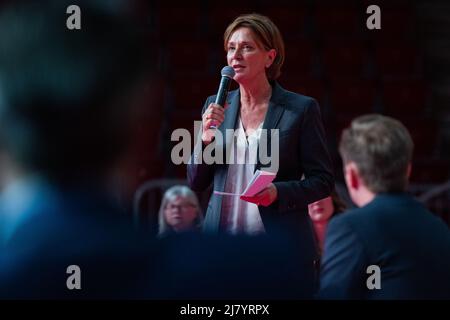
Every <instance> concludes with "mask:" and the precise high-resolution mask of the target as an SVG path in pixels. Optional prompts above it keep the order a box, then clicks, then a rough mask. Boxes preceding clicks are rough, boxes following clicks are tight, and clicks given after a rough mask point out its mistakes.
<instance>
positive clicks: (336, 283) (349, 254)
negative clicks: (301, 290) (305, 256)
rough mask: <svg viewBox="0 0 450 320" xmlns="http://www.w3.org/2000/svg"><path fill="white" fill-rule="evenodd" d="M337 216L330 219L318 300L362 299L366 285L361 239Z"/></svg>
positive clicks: (364, 259)
mask: <svg viewBox="0 0 450 320" xmlns="http://www.w3.org/2000/svg"><path fill="white" fill-rule="evenodd" d="M339 218H340V217H336V218H334V219H331V221H330V223H329V225H328V229H327V233H326V237H325V248H324V255H323V257H322V264H321V272H320V290H319V294H318V296H319V298H320V299H362V298H364V292H365V285H366V280H367V279H366V277H365V275H366V272H365V271H366V270H365V265H366V263H365V261H366V258H365V253H364V248H363V245H362V242H361V241H359V240H358V238H357V235H356V233H355V232H354V231H353V230H352V229H351V227H350V226H349V225H348V223H345V221H343V220H342V219H339Z"/></svg>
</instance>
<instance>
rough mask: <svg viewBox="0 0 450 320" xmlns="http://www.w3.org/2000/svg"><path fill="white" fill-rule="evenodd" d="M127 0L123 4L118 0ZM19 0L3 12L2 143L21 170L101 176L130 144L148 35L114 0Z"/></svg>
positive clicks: (60, 176)
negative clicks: (77, 24)
mask: <svg viewBox="0 0 450 320" xmlns="http://www.w3.org/2000/svg"><path fill="white" fill-rule="evenodd" d="M115 3H116V4H118V3H121V2H120V1H118V2H115ZM70 4H71V3H70V2H68V1H39V2H36V1H14V2H13V3H12V4H11V5H10V6H5V8H4V9H3V10H2V11H3V12H2V13H1V15H0V39H1V40H0V140H1V141H2V142H3V147H4V150H5V151H6V152H8V153H9V154H10V155H11V157H12V158H13V159H14V161H15V162H16V163H17V164H18V165H19V168H20V171H21V173H39V174H42V175H44V176H46V177H48V178H50V179H53V180H55V181H59V182H61V181H64V183H69V182H71V181H73V180H80V179H81V180H82V179H89V180H90V179H92V178H100V177H101V176H102V175H104V174H105V173H106V172H107V171H108V169H109V166H110V165H111V164H112V163H113V162H114V160H115V159H116V158H117V156H118V155H119V154H120V151H121V150H122V149H123V147H124V146H125V145H126V138H127V132H128V125H129V120H130V119H129V115H130V106H131V104H132V102H133V97H134V96H135V93H136V88H137V84H138V80H139V79H140V78H141V76H142V75H143V70H145V63H144V62H145V55H146V54H145V50H144V47H143V46H142V44H143V43H144V42H143V41H144V38H143V35H142V33H141V32H140V30H139V29H138V28H137V27H136V24H134V25H133V24H132V23H129V22H131V21H128V18H127V17H125V16H124V15H123V14H121V15H120V16H119V13H120V12H118V11H117V10H116V11H115V10H114V9H116V8H115V7H114V5H112V3H111V2H110V1H78V2H77V5H78V6H79V7H80V10H81V29H80V30H76V29H75V30H69V29H68V28H67V26H66V19H67V18H68V17H69V16H70V15H69V14H67V13H66V9H67V7H68V6H69V5H70Z"/></svg>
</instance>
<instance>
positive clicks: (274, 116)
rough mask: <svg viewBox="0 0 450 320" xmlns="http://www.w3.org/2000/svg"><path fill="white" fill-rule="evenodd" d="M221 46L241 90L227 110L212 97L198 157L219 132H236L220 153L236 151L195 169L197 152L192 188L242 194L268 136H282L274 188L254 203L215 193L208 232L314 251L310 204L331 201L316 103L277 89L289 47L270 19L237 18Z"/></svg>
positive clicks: (205, 113) (190, 167) (254, 198)
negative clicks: (284, 241) (268, 237)
mask: <svg viewBox="0 0 450 320" xmlns="http://www.w3.org/2000/svg"><path fill="white" fill-rule="evenodd" d="M224 47H225V51H226V54H227V63H228V65H229V66H231V67H232V68H233V69H234V71H235V75H234V78H233V79H234V80H235V81H236V82H237V83H238V84H239V89H237V90H234V91H231V92H230V93H229V94H228V97H227V103H226V106H225V108H222V107H221V106H219V105H217V104H215V103H214V101H215V96H210V97H208V99H207V100H206V103H205V105H204V107H203V111H202V132H201V135H200V136H201V141H199V144H200V143H201V146H199V145H197V147H198V149H196V150H199V151H200V152H201V151H202V150H203V149H205V147H206V146H208V145H209V144H210V143H216V142H217V143H219V142H218V141H215V138H214V137H215V135H216V130H218V131H220V132H217V134H218V133H222V136H223V137H227V136H226V130H227V129H233V130H235V132H236V134H235V136H234V137H233V139H225V141H224V142H223V147H224V150H225V147H227V148H231V149H230V150H232V152H231V154H232V155H233V156H234V161H232V162H230V161H225V163H214V164H206V163H197V161H196V159H197V158H198V154H197V153H196V151H194V153H193V155H192V157H191V161H190V163H189V164H188V169H187V170H188V180H189V183H190V186H191V188H192V189H193V190H195V191H203V190H205V189H206V188H208V187H209V186H210V185H211V183H213V185H214V190H215V191H222V192H228V193H235V194H236V193H237V194H240V193H241V192H242V191H243V190H244V189H245V187H246V186H247V184H248V183H249V181H250V180H251V178H252V177H253V175H254V172H255V171H256V170H257V169H261V170H264V164H262V163H261V161H260V160H261V159H260V158H259V157H258V155H257V153H258V150H259V148H261V145H260V143H262V140H263V139H260V138H261V136H262V135H261V132H263V131H264V130H268V131H269V132H270V131H271V129H278V130H279V131H278V133H279V134H278V139H279V140H278V143H279V144H278V146H279V153H278V154H271V157H272V158H273V157H278V158H277V160H278V161H279V165H278V171H277V172H276V178H275V180H274V181H273V183H271V184H269V185H268V186H267V187H266V188H265V189H263V190H262V191H261V192H259V193H257V194H256V195H255V196H252V197H236V196H228V195H220V194H215V193H213V194H212V195H211V198H210V200H209V203H208V209H207V213H206V217H205V221H204V230H205V231H207V232H213V233H217V232H226V233H230V234H247V235H256V234H261V233H267V234H270V233H271V229H272V230H275V229H277V231H283V232H284V231H286V232H287V231H293V233H291V234H295V235H296V236H300V237H301V239H302V241H303V243H304V244H311V248H313V247H314V245H313V242H312V241H313V233H312V229H311V224H310V221H309V217H308V204H309V203H312V202H315V201H317V200H319V199H322V198H325V197H327V196H329V195H330V193H331V190H332V189H333V185H334V177H333V172H332V165H331V161H330V157H329V154H328V151H327V147H326V141H325V133H324V128H323V124H322V119H321V115H320V110H319V106H318V105H317V102H316V101H315V100H314V99H312V98H310V97H306V96H303V95H300V94H296V93H293V92H289V91H287V90H285V89H283V88H282V87H281V86H280V85H279V84H278V83H277V82H276V79H277V78H278V76H279V75H280V69H281V66H282V64H283V61H284V43H283V40H282V37H281V34H280V32H279V30H278V28H277V27H276V26H275V24H274V23H273V22H272V21H271V20H270V19H269V18H267V17H265V16H262V15H259V14H248V15H242V16H239V17H238V18H236V19H235V20H234V21H233V22H232V23H231V24H230V25H229V26H228V27H227V29H226V31H225V34H224ZM214 128H217V129H214ZM216 140H217V139H216ZM270 142H271V141H270V139H268V140H267V141H265V143H269V144H270ZM272 142H273V141H272ZM269 150H270V148H269ZM225 153H226V152H225V151H224V152H223V154H225ZM251 159H256V160H255V161H251ZM228 160H229V159H228ZM303 175H304V177H305V179H303V180H302V179H301V177H302V176H303Z"/></svg>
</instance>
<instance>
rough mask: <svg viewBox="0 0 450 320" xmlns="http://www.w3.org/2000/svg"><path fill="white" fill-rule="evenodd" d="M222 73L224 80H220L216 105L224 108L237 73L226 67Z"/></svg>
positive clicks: (213, 127) (214, 127)
mask: <svg viewBox="0 0 450 320" xmlns="http://www.w3.org/2000/svg"><path fill="white" fill-rule="evenodd" d="M220 73H221V75H222V79H221V80H220V85H219V90H218V91H217V96H216V101H215V103H216V104H218V105H219V106H222V107H223V106H224V105H225V101H226V99H227V95H228V90H230V85H231V81H232V80H233V77H234V74H235V72H234V69H233V68H232V67H230V66H226V67H223V68H222V71H221V72H220ZM209 128H210V129H216V128H217V127H216V126H214V125H211V126H210V127H209Z"/></svg>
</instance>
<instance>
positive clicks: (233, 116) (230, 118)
mask: <svg viewBox="0 0 450 320" xmlns="http://www.w3.org/2000/svg"><path fill="white" fill-rule="evenodd" d="M227 103H228V107H227V108H226V109H225V120H224V121H223V122H222V124H221V125H220V126H219V130H220V133H221V134H222V137H223V141H222V142H223V145H222V146H221V147H222V148H223V149H222V150H223V156H224V160H225V162H224V163H225V164H226V163H229V162H228V159H226V150H229V149H228V148H231V143H232V141H233V140H232V139H230V138H231V137H227V135H226V130H227V129H233V130H234V128H235V127H236V121H237V115H238V112H239V106H240V93H239V89H238V90H235V91H232V92H230V94H229V95H228V97H227Z"/></svg>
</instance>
